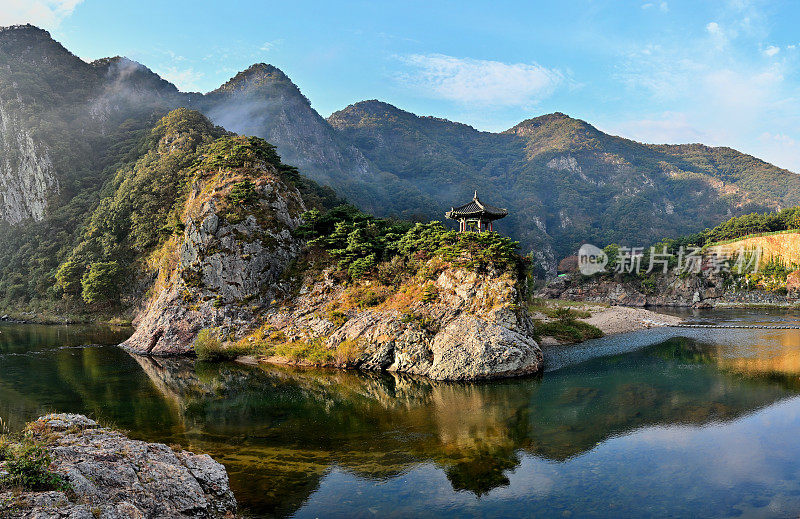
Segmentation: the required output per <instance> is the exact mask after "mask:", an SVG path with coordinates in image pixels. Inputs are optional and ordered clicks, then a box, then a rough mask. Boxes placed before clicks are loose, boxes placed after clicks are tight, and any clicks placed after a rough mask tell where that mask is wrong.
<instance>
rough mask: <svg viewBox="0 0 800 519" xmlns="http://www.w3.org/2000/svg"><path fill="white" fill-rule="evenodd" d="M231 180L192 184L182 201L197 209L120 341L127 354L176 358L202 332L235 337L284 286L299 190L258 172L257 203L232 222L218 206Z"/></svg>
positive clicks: (294, 251)
mask: <svg viewBox="0 0 800 519" xmlns="http://www.w3.org/2000/svg"><path fill="white" fill-rule="evenodd" d="M232 183H233V180H231V181H224V180H223V181H222V182H221V184H220V185H216V186H205V187H203V186H200V185H198V186H196V188H195V190H194V192H193V193H192V195H191V196H190V197H189V200H188V201H187V207H189V208H196V209H193V210H187V211H188V212H187V217H186V219H185V220H184V224H185V226H186V228H185V231H184V236H183V239H182V240H181V242H180V244H179V245H178V246H177V250H176V251H174V254H175V255H176V263H177V264H176V265H175V266H174V267H170V268H171V269H172V270H171V271H170V272H168V273H162V274H161V276H163V277H165V278H167V281H166V283H165V284H164V286H162V287H160V289H159V290H157V291H156V293H155V295H154V298H153V299H152V300H151V301H150V303H149V304H148V306H147V308H146V309H145V311H144V312H143V313H142V314H141V316H140V317H139V318H138V319H137V322H136V332H135V333H134V334H133V336H132V337H131V338H130V339H128V340H127V341H126V342H125V343H123V346H124V347H126V348H127V349H129V350H131V351H134V352H136V353H146V354H151V355H171V354H181V353H187V352H189V351H191V345H192V341H193V340H194V338H195V336H196V335H197V333H198V332H199V331H200V330H202V329H203V328H211V327H219V328H221V330H222V332H223V333H224V334H231V333H232V334H236V333H239V332H241V331H242V330H244V329H247V328H249V327H250V326H251V325H252V322H253V320H254V317H255V314H256V313H257V312H259V311H260V310H261V309H262V308H263V307H264V306H265V305H268V304H269V303H270V302H271V301H272V300H273V299H274V298H275V297H276V295H277V294H278V293H279V292H280V291H281V290H283V289H284V288H285V287H283V286H282V285H281V283H279V278H280V276H281V274H282V273H283V271H284V270H285V269H286V267H287V266H288V265H289V264H290V263H291V261H292V260H293V259H294V258H296V257H297V255H298V254H299V253H300V250H301V244H300V242H299V241H298V240H296V239H295V238H294V237H293V236H292V233H291V231H292V230H294V229H296V228H297V226H298V225H299V224H300V221H301V219H300V215H301V214H302V213H303V212H304V211H305V205H304V204H303V200H302V198H301V196H300V193H299V192H298V191H297V189H296V188H295V187H293V186H288V185H286V184H284V183H283V182H281V181H280V180H279V179H278V178H277V177H276V176H272V175H270V174H268V173H265V176H264V177H263V178H261V179H260V180H259V181H258V182H257V184H256V185H257V191H258V194H259V200H258V202H257V204H256V206H255V207H254V208H253V210H252V212H250V213H249V214H248V215H247V216H246V217H245V218H244V219H243V220H242V221H239V222H236V223H233V222H230V221H227V220H226V219H225V217H224V216H222V215H220V214H219V209H218V206H219V205H220V203H221V200H222V199H223V197H224V194H225V193H227V190H228V189H229V188H230V185H231V184H232ZM209 192H210V194H209ZM256 216H258V217H256ZM157 288H158V287H157Z"/></svg>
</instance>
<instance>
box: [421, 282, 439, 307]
mask: <svg viewBox="0 0 800 519" xmlns="http://www.w3.org/2000/svg"><path fill="white" fill-rule="evenodd" d="M437 297H439V290H438V289H437V288H436V285H434V284H433V283H428V284H427V285H425V288H424V289H423V290H422V302H423V303H433V302H434V301H436V298H437Z"/></svg>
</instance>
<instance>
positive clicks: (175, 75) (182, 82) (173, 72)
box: [156, 66, 205, 92]
mask: <svg viewBox="0 0 800 519" xmlns="http://www.w3.org/2000/svg"><path fill="white" fill-rule="evenodd" d="M156 73H157V74H158V75H159V76H161V77H162V78H164V79H166V80H167V81H169V82H170V83H172V84H173V85H175V86H176V87H178V89H179V90H181V91H183V92H197V91H200V90H201V87H200V82H201V81H202V79H203V77H204V76H205V74H203V73H202V72H197V71H195V70H194V69H193V68H191V67H189V68H184V69H179V68H177V67H175V66H168V67H163V68H160V69H159V70H157V71H156Z"/></svg>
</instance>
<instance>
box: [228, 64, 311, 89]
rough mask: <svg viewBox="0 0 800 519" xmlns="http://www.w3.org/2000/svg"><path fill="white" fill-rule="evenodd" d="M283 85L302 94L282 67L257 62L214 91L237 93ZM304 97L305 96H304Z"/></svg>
mask: <svg viewBox="0 0 800 519" xmlns="http://www.w3.org/2000/svg"><path fill="white" fill-rule="evenodd" d="M274 86H281V87H284V88H288V89H289V90H291V91H292V92H294V93H296V94H297V95H300V96H302V94H301V93H300V89H299V88H297V86H296V85H295V84H294V83H293V82H292V80H291V79H289V76H287V75H286V74H284V73H283V71H282V70H281V69H279V68H278V67H276V66H274V65H269V64H267V63H255V64H253V65H250V66H249V67H248V68H247V69H245V70H243V71H241V72H239V73H238V74H236V75H235V76H233V77H232V78H231V79H230V80H228V81H227V82H226V83H225V84H224V85H222V86H220V87H219V88H217V89H216V90H214V91H213V92H219V93H235V92H246V91H249V90H255V89H259V88H265V87H274ZM303 97H304V96H303Z"/></svg>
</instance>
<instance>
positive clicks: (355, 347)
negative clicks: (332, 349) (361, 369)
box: [334, 340, 364, 366]
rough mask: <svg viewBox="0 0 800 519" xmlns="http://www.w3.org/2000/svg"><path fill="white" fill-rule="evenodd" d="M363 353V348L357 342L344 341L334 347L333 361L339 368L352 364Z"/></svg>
mask: <svg viewBox="0 0 800 519" xmlns="http://www.w3.org/2000/svg"><path fill="white" fill-rule="evenodd" d="M363 353H364V346H363V345H362V344H361V343H360V342H358V341H351V340H344V341H342V342H341V343H339V346H337V347H336V353H334V360H335V361H336V364H338V365H340V366H347V365H350V364H353V363H354V362H355V361H356V360H358V358H359V357H361V355H363Z"/></svg>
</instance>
